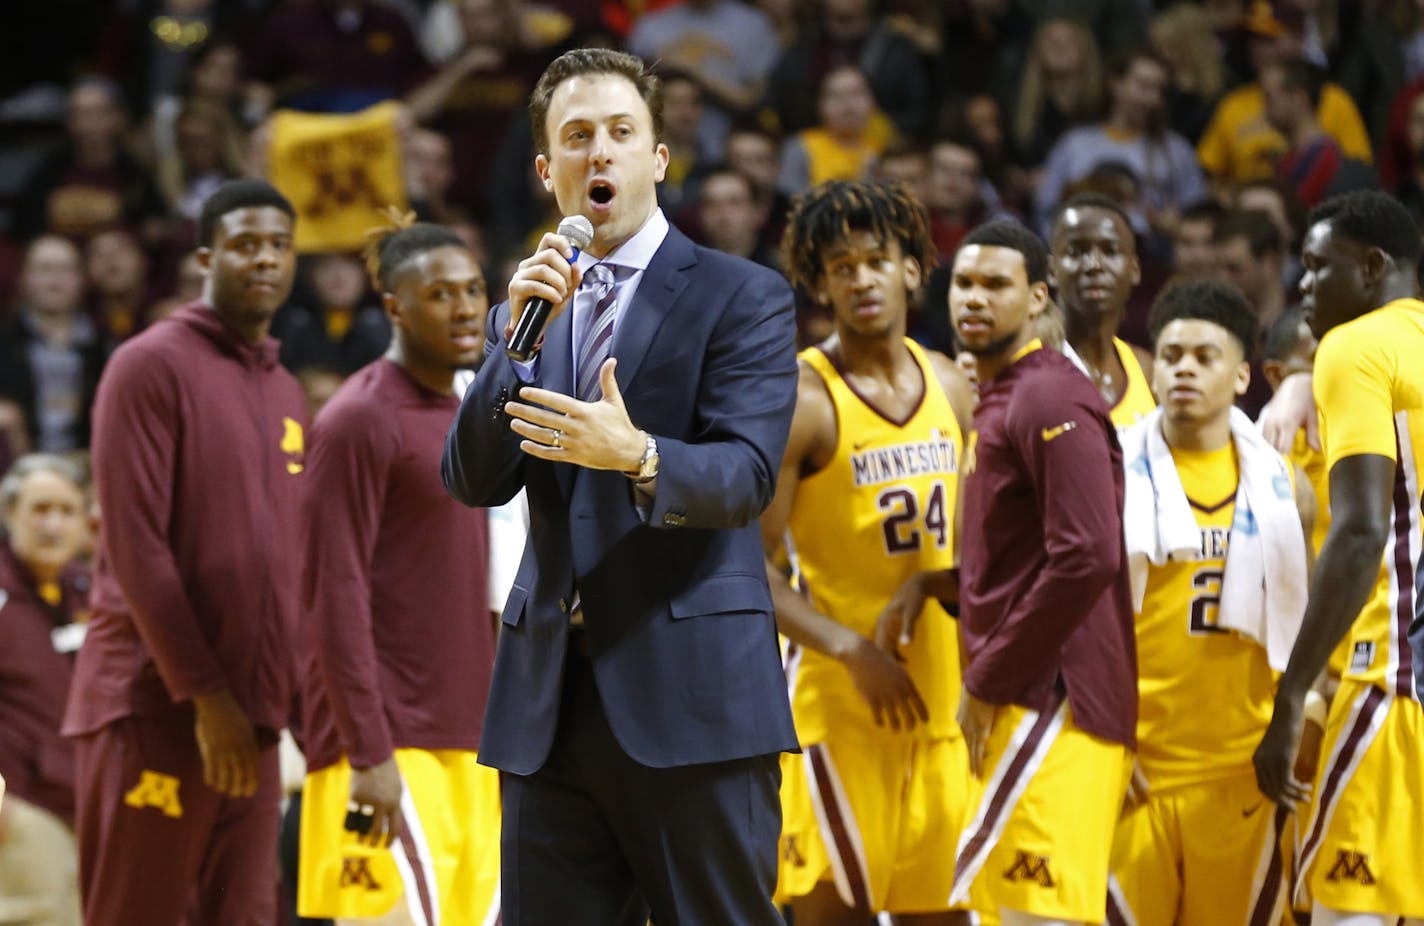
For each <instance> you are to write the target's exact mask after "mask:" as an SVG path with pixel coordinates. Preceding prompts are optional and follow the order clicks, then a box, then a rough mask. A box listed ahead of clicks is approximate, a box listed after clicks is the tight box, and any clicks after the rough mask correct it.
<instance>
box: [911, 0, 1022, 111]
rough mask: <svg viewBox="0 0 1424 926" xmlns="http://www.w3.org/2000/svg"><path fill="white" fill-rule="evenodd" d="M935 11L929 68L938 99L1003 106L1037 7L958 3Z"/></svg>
mask: <svg viewBox="0 0 1424 926" xmlns="http://www.w3.org/2000/svg"><path fill="white" fill-rule="evenodd" d="M938 6H939V8H940V10H939V16H938V20H939V28H940V39H939V45H940V53H939V55H938V56H937V57H936V58H935V59H934V60H933V61H932V62H931V66H932V68H933V70H934V81H935V86H936V87H937V88H938V90H939V94H940V97H941V98H942V99H952V98H953V97H954V96H957V95H960V94H979V93H987V94H989V95H991V96H995V97H997V98H999V99H1000V100H1001V101H1003V102H1005V103H1007V102H1009V101H1010V100H1011V99H1012V97H1013V93H1014V90H1015V88H1016V87H1017V86H1018V79H1019V74H1020V72H1022V71H1023V69H1024V65H1025V62H1026V59H1027V58H1028V57H1029V48H1030V45H1031V43H1032V41H1033V36H1034V29H1035V27H1036V26H1037V22H1038V18H1039V11H1038V10H1037V9H1036V8H1035V7H1036V6H1037V5H1036V4H1035V5H1032V6H1031V5H1030V4H1027V3H1017V2H1013V0H958V2H950V3H939V4H938ZM920 28H925V26H924V25H921V26H920ZM939 128H940V129H945V128H958V126H944V125H941V126H939Z"/></svg>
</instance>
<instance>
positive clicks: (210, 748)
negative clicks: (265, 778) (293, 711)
mask: <svg viewBox="0 0 1424 926" xmlns="http://www.w3.org/2000/svg"><path fill="white" fill-rule="evenodd" d="M193 707H194V709H195V712H196V720H195V722H194V724H193V733H194V736H195V737H196V738H197V740H198V752H199V754H200V755H201V756H202V758H203V783H204V784H206V785H207V786H208V787H210V788H212V789H213V790H214V791H216V792H218V793H219V794H224V795H226V796H228V797H251V796H252V795H254V794H256V793H257V731H256V730H254V729H253V727H252V721H251V720H249V719H248V717H247V713H246V712H245V711H244V710H243V709H242V707H241V705H239V704H238V703H237V699H236V698H234V697H233V695H232V692H231V691H230V690H228V689H226V688H224V689H222V690H221V691H213V692H209V693H207V694H200V695H194V696H193Z"/></svg>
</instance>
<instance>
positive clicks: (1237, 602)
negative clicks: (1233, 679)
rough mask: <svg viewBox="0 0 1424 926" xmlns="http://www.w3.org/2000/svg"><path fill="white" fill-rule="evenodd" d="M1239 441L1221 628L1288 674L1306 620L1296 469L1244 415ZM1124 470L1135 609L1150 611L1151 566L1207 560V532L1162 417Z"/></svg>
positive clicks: (1140, 437) (1132, 445)
mask: <svg viewBox="0 0 1424 926" xmlns="http://www.w3.org/2000/svg"><path fill="white" fill-rule="evenodd" d="M1231 437H1232V440H1234V441H1235V443H1236V455H1237V458H1238V460H1239V462H1240V469H1241V479H1240V483H1239V485H1238V486H1237V490H1236V515H1235V518H1234V519H1233V521H1232V524H1231V533H1230V536H1229V539H1228V540H1227V553H1226V573H1225V575H1224V576H1223V577H1222V580H1221V606H1220V609H1219V615H1218V618H1217V624H1218V626H1220V627H1221V628H1222V629H1224V630H1232V631H1235V632H1237V633H1240V634H1243V635H1245V636H1247V637H1250V638H1251V639H1253V640H1255V641H1256V642H1258V643H1260V644H1261V645H1262V646H1264V647H1265V649H1266V657H1267V660H1268V661H1269V662H1270V664H1271V668H1273V669H1276V670H1277V671H1281V670H1284V669H1285V666H1286V662H1287V660H1288V659H1289V658H1290V651H1291V647H1292V646H1294V645H1295V638H1296V636H1297V635H1298V634H1299V633H1300V622H1301V618H1302V617H1303V616H1304V614H1305V599H1306V593H1307V588H1306V547H1305V544H1306V540H1305V531H1304V529H1303V528H1302V527H1301V523H1300V514H1299V511H1298V510H1297V508H1296V504H1295V494H1294V493H1293V492H1292V491H1291V477H1290V472H1291V469H1290V464H1289V463H1288V462H1286V460H1285V458H1284V457H1282V456H1281V455H1280V454H1279V453H1277V452H1276V451H1275V449H1274V448H1272V447H1271V446H1270V445H1269V444H1267V443H1266V441H1265V439H1264V438H1263V437H1262V436H1261V432H1260V431H1259V430H1257V428H1256V426H1255V425H1254V424H1253V423H1252V422H1251V419H1250V418H1247V417H1246V415H1245V413H1244V412H1242V411H1240V410H1239V409H1235V408H1233V409H1232V410H1231ZM1122 460H1123V467H1124V469H1125V470H1126V474H1127V479H1126V492H1125V499H1124V502H1125V503H1124V512H1123V519H1122V520H1123V534H1124V539H1125V541H1126V546H1127V557H1128V568H1129V570H1130V571H1131V575H1132V596H1133V604H1134V606H1135V607H1137V608H1138V609H1139V610H1140V609H1141V607H1142V598H1143V595H1144V594H1145V592H1146V589H1147V567H1148V565H1149V564H1152V565H1159V566H1160V565H1162V564H1163V563H1166V562H1167V561H1168V560H1178V561H1180V560H1195V559H1198V558H1200V555H1201V531H1200V529H1199V528H1198V527H1197V523H1196V517H1195V516H1194V515H1193V514H1192V508H1191V503H1190V502H1188V501H1187V494H1186V492H1185V491H1184V490H1183V489H1182V482H1181V479H1180V478H1179V477H1178V476H1177V467H1176V464H1175V463H1174V462H1173V460H1172V452H1171V450H1170V449H1169V448H1168V447H1167V441H1166V439H1165V438H1164V437H1163V436H1162V411H1161V409H1158V410H1157V411H1155V412H1153V413H1152V414H1151V415H1148V416H1147V417H1146V418H1144V419H1142V420H1141V421H1139V422H1137V424H1135V425H1133V426H1132V427H1131V428H1129V429H1128V430H1127V431H1126V432H1124V433H1123V435H1122Z"/></svg>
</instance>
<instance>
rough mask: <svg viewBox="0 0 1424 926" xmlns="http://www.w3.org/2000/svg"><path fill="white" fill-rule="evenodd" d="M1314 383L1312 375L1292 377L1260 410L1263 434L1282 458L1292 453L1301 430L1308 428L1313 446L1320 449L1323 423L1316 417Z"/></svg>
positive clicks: (1288, 377)
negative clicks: (1297, 433)
mask: <svg viewBox="0 0 1424 926" xmlns="http://www.w3.org/2000/svg"><path fill="white" fill-rule="evenodd" d="M1312 382H1313V380H1312V377H1311V374H1309V373H1292V374H1291V375H1290V376H1287V377H1286V378H1285V379H1283V380H1281V386H1280V388H1279V389H1277V390H1276V394H1275V395H1274V396H1272V397H1271V401H1269V402H1267V403H1266V407H1265V408H1263V409H1262V410H1261V419H1260V420H1261V434H1262V436H1264V437H1265V438H1266V441H1267V443H1269V444H1270V445H1271V446H1272V447H1275V448H1276V451H1277V452H1279V453H1280V454H1282V455H1286V454H1289V453H1290V452H1291V449H1292V448H1293V447H1294V446H1295V435H1296V432H1297V431H1299V430H1300V429H1301V428H1305V439H1306V441H1307V442H1308V443H1309V444H1310V446H1311V447H1313V448H1315V449H1316V450H1319V449H1320V421H1319V417H1318V416H1317V415H1316V413H1315V395H1314V394H1313V393H1312V391H1311V390H1312Z"/></svg>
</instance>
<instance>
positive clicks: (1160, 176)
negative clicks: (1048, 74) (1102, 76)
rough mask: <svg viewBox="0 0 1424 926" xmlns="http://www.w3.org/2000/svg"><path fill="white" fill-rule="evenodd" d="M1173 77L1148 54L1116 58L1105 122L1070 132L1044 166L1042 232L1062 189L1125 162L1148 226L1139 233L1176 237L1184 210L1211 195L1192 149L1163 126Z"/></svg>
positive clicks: (1038, 203)
mask: <svg viewBox="0 0 1424 926" xmlns="http://www.w3.org/2000/svg"><path fill="white" fill-rule="evenodd" d="M1168 76H1169V72H1168V69H1167V65H1166V63H1165V62H1163V61H1162V59H1161V58H1159V57H1158V56H1157V55H1156V54H1155V53H1154V52H1151V51H1149V50H1146V49H1139V50H1137V51H1135V52H1131V53H1129V54H1128V55H1126V56H1124V57H1123V58H1121V59H1119V60H1118V62H1117V63H1116V65H1115V66H1114V67H1113V72H1112V76H1111V79H1110V81H1109V85H1108V86H1109V96H1110V98H1111V105H1110V107H1109V109H1108V114H1107V118H1106V119H1105V120H1104V121H1103V122H1101V123H1099V124H1098V125H1095V126H1084V127H1082V128H1077V129H1073V130H1071V131H1069V132H1068V133H1067V134H1066V135H1064V136H1063V138H1062V139H1061V140H1060V141H1059V142H1058V143H1057V144H1056V145H1054V146H1053V150H1052V151H1051V152H1050V153H1049V155H1048V160H1047V162H1046V163H1045V164H1044V168H1043V177H1042V179H1041V181H1040V182H1039V187H1038V195H1037V197H1036V199H1035V202H1034V216H1035V218H1036V220H1037V225H1038V228H1039V230H1040V233H1041V234H1044V235H1046V234H1047V233H1048V229H1049V225H1050V223H1051V222H1052V219H1053V213H1054V210H1055V209H1057V207H1058V204H1059V201H1060V200H1061V199H1062V196H1063V191H1064V189H1065V188H1066V187H1068V185H1069V184H1071V183H1073V182H1074V181H1076V180H1079V179H1081V178H1083V177H1084V176H1086V175H1088V174H1089V173H1090V172H1092V171H1093V169H1094V168H1096V167H1098V166H1099V165H1101V164H1104V163H1107V162H1118V163H1121V164H1124V165H1126V166H1127V167H1128V168H1129V169H1130V170H1131V172H1132V174H1133V175H1135V177H1136V178H1137V181H1138V184H1139V186H1140V188H1141V194H1142V203H1143V207H1144V211H1145V217H1146V219H1147V222H1148V225H1149V226H1150V228H1149V229H1142V228H1139V229H1137V231H1138V232H1139V234H1140V233H1143V232H1145V231H1149V230H1150V231H1151V232H1153V233H1155V234H1156V235H1158V236H1163V235H1170V234H1171V231H1172V228H1173V226H1175V225H1176V221H1177V216H1178V214H1179V213H1180V210H1181V209H1182V208H1183V207H1185V206H1188V205H1191V204H1192V203H1194V202H1196V201H1197V200H1199V199H1202V198H1203V197H1204V196H1205V195H1206V184H1205V181H1204V179H1203V177H1202V172H1201V167H1200V166H1198V164H1197V160H1196V155H1195V152H1193V150H1192V146H1191V145H1190V144H1189V143H1188V142H1187V140H1186V139H1185V138H1183V137H1182V136H1181V135H1178V134H1177V133H1176V132H1173V131H1171V130H1170V129H1167V128H1165V127H1164V121H1165V120H1164V114H1163V105H1164V100H1163V93H1164V91H1165V90H1166V87H1167V80H1168Z"/></svg>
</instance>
